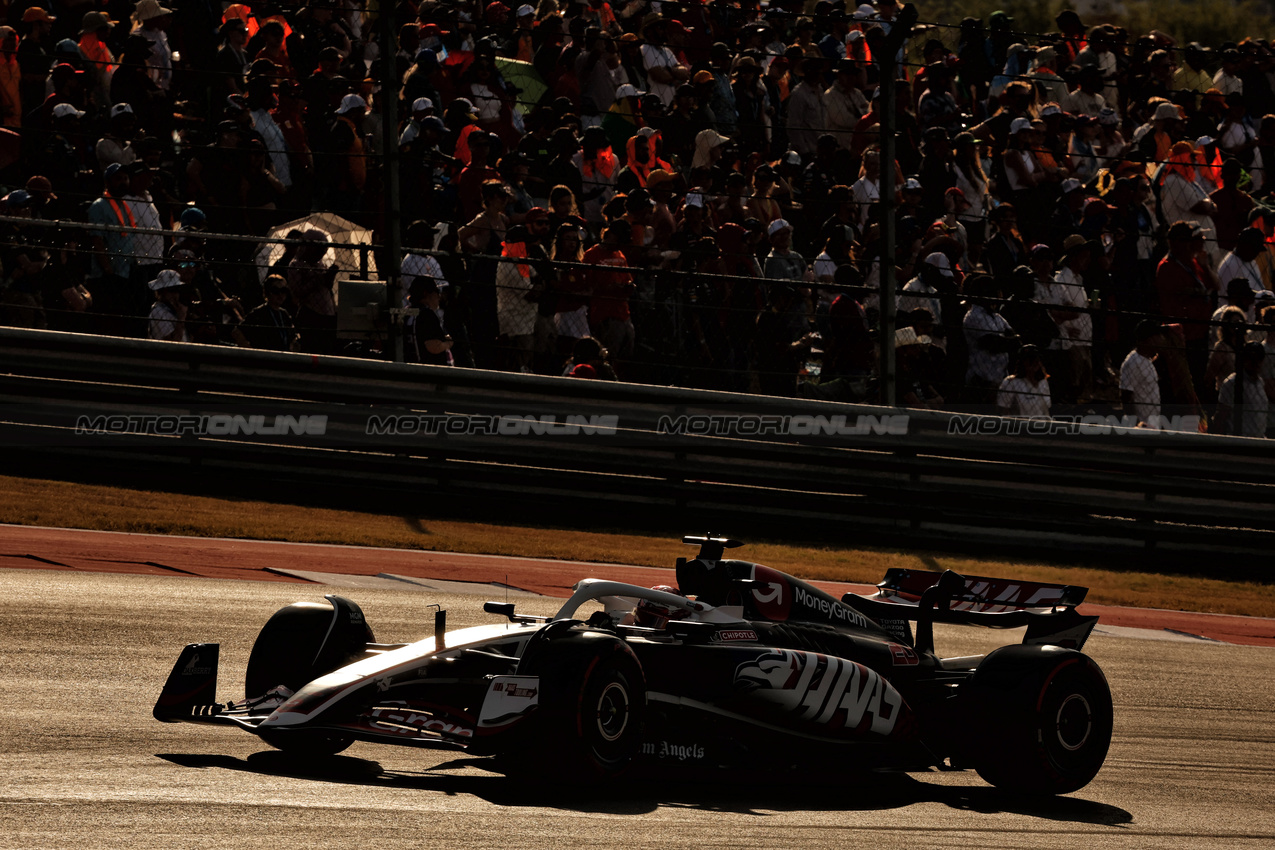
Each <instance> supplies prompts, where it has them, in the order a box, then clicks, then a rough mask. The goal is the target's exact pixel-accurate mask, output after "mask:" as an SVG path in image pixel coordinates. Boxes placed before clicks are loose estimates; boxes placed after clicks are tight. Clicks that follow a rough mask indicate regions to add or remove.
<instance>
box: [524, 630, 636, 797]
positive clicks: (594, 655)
mask: <svg viewBox="0 0 1275 850" xmlns="http://www.w3.org/2000/svg"><path fill="white" fill-rule="evenodd" d="M519 673H520V674H527V675H537V676H539V677H540V710H539V712H538V715H539V717H538V719H537V721H536V723H535V724H534V725H533V726H532V727H531V729H529V730H528V733H529V734H531V735H532V736H534V737H532V738H531V740H529V741H528V745H529V746H528V753H527V755H530V756H531V759H530V760H529V762H530V763H528V764H527V765H526V766H527V767H528V768H531V769H534V770H536V771H543V770H544V769H546V768H548V769H550V770H551V771H552V772H553V773H555V774H558V775H559V776H561V777H565V778H574V779H602V778H610V777H616V776H619V775H621V774H623V773H624V772H625V771H626V770H627V769H628V767H629V765H630V764H632V762H633V759H634V757H636V756H637V753H638V749H639V747H640V746H641V744H642V725H643V723H644V721H645V718H646V681H645V678H644V677H643V675H642V667H641V665H640V664H639V663H638V660H637V658H636V657H635V656H634V655H633V650H631V649H629V647H628V646H627V645H626V644H625V643H624V642H623V641H621V640H619V639H618V638H616V637H613V636H611V635H607V634H602V633H597V632H579V631H572V632H569V633H567V634H565V635H563V636H561V637H558V638H556V639H554V640H551V641H549V642H547V643H545V644H543V645H542V646H540V647H538V650H537V651H536V652H535V653H534V654H532V655H529V656H527V657H525V658H524V659H523V664H520V665H519Z"/></svg>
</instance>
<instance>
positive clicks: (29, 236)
mask: <svg viewBox="0 0 1275 850" xmlns="http://www.w3.org/2000/svg"><path fill="white" fill-rule="evenodd" d="M0 214H3V215H5V216H9V217H11V218H16V219H21V220H22V221H21V222H10V223H6V224H2V225H0V262H3V264H4V271H5V275H6V278H7V280H6V281H5V283H6V286H5V288H4V289H3V291H0V324H3V325H7V326H10V327H19V328H33V329H35V330H44V329H45V328H47V327H48V320H47V316H46V314H45V305H44V290H45V289H46V281H47V280H48V278H49V269H48V267H49V252H48V250H46V249H45V248H44V247H42V246H41V245H40V240H41V238H42V237H43V236H44V234H42V233H41V232H40V231H36V230H33V229H31V228H28V227H27V226H26V224H25V222H26V221H27V220H29V219H30V218H31V217H32V199H31V194H30V193H29V192H27V191H26V190H25V189H14V190H13V191H12V192H10V193H9V194H7V195H5V196H4V197H3V198H0Z"/></svg>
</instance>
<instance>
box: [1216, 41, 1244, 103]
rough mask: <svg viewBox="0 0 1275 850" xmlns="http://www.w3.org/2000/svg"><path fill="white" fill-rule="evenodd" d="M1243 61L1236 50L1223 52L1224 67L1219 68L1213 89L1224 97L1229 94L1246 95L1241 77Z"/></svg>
mask: <svg viewBox="0 0 1275 850" xmlns="http://www.w3.org/2000/svg"><path fill="white" fill-rule="evenodd" d="M1242 61H1243V57H1241V56H1240V52H1239V51H1238V50H1236V49H1235V48H1233V47H1232V48H1228V49H1227V50H1223V51H1222V67H1220V68H1218V70H1217V73H1216V74H1214V75H1213V85H1212V88H1215V89H1217V90H1218V91H1219V92H1221V93H1222V96H1223V97H1226V96H1227V95H1228V94H1243V93H1244V83H1243V82H1242V81H1241V80H1240V77H1239V72H1240V66H1241V64H1242Z"/></svg>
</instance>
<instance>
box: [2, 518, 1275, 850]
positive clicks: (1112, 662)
mask: <svg viewBox="0 0 1275 850" xmlns="http://www.w3.org/2000/svg"><path fill="white" fill-rule="evenodd" d="M12 531H13V529H12V528H0V552H3V553H4V554H8V555H9V556H10V557H7V558H4V559H3V561H0V563H4V564H6V565H8V566H14V567H22V568H17V569H6V570H0V742H2V744H0V848H14V847H20V848H40V849H41V850H44V848H72V847H74V848H97V847H110V848H132V847H147V848H149V847H156V848H178V847H180V848H210V847H235V848H240V847H272V848H278V847H355V846H357V847H367V848H397V847H404V848H406V847H411V848H467V847H520V848H528V847H570V846H584V847H599V846H634V847H652V846H658V847H662V848H663V847H695V848H698V847H709V846H712V847H722V848H752V847H762V848H771V847H800V848H823V847H829V848H831V847H838V848H841V847H846V846H854V847H910V848H916V847H954V846H965V847H978V848H983V847H987V848H993V847H996V848H999V847H1005V848H1029V847H1030V848H1036V847H1039V848H1045V847H1048V848H1057V847H1086V848H1089V847H1119V848H1130V847H1208V848H1215V847H1226V848H1232V847H1234V848H1249V847H1252V848H1257V847H1262V848H1270V847H1272V846H1275V683H1273V682H1272V676H1271V672H1272V663H1273V662H1275V655H1273V654H1272V650H1271V649H1270V648H1266V647H1255V646H1238V645H1228V644H1223V643H1218V642H1212V641H1201V640H1192V639H1179V640H1142V639H1132V638H1126V637H1106V636H1101V635H1096V636H1095V637H1094V638H1092V639H1091V641H1090V643H1089V645H1088V646H1087V647H1086V650H1087V651H1088V652H1089V653H1090V654H1091V655H1092V656H1093V657H1094V658H1095V659H1096V660H1097V661H1098V663H1099V664H1101V665H1102V667H1103V669H1104V670H1105V671H1106V674H1107V677H1108V679H1109V681H1110V682H1111V685H1112V691H1113V694H1114V697H1115V703H1116V715H1115V716H1116V731H1115V739H1114V741H1113V745H1112V750H1111V754H1110V755H1109V757H1108V760H1107V764H1106V766H1105V767H1104V769H1103V771H1102V772H1101V773H1100V774H1099V775H1098V777H1097V779H1096V780H1095V781H1094V782H1093V783H1091V784H1090V785H1089V786H1087V787H1086V788H1084V789H1082V790H1080V791H1078V792H1076V793H1075V794H1071V795H1068V796H1066V797H1060V798H1052V799H1046V800H1031V799H1021V798H1016V797H1014V796H1012V795H1009V794H1006V793H1003V792H1001V791H998V790H996V789H992V788H990V787H988V786H986V785H985V784H984V783H983V782H982V781H981V780H980V779H979V778H978V777H977V775H975V774H973V773H938V772H932V773H916V774H910V775H906V776H873V777H868V778H864V777H859V776H856V775H855V774H854V773H853V771H852V770H851V769H850V766H847V770H846V781H845V783H839V784H836V785H834V786H826V785H824V786H817V787H812V786H801V785H785V786H783V787H776V785H775V783H774V782H768V781H767V778H766V777H757V776H723V777H714V778H710V779H702V780H700V781H696V782H681V781H677V779H676V777H677V775H678V773H677V771H676V770H675V769H674V768H672V767H670V768H669V770H668V771H667V780H666V781H663V782H649V783H644V784H641V785H634V784H628V785H617V786H614V787H601V788H591V789H587V790H585V789H566V790H564V789H555V788H553V787H548V786H531V787H529V786H528V784H526V783H515V782H512V781H511V780H508V779H506V778H505V777H503V776H501V775H500V774H498V773H495V772H493V771H492V770H490V765H488V764H487V763H486V761H485V760H482V759H474V758H470V757H467V756H465V755H464V754H459V757H458V755H457V754H455V753H443V752H433V751H421V750H413V749H407V748H399V747H383V746H375V745H370V744H363V743H359V744H355V745H354V746H353V747H351V748H350V749H349V750H347V751H346V753H345V754H343V755H342V756H338V757H335V758H333V759H331V760H329V761H326V762H322V763H305V762H298V761H296V760H294V759H291V758H290V757H287V756H284V755H283V754H281V753H277V752H275V751H272V750H270V749H269V748H267V747H265V746H264V745H262V744H261V743H260V742H259V741H257V739H255V738H253V737H252V736H250V735H247V734H245V733H240V732H236V731H235V730H231V729H225V728H220V727H199V726H192V725H187V724H160V723H157V722H155V721H154V720H153V719H152V717H151V714H150V711H151V706H152V705H153V703H154V699H155V697H156V695H157V693H158V691H159V689H160V687H161V686H162V683H163V681H164V678H165V677H166V675H167V674H168V671H169V669H170V668H171V666H172V664H173V662H174V660H175V659H176V656H177V653H178V651H179V650H180V648H181V647H182V646H183V645H184V644H186V643H190V642H195V641H217V642H220V643H221V645H222V656H221V680H220V690H219V694H218V696H219V698H220V699H222V700H227V699H237V698H239V697H240V696H242V693H241V689H242V674H243V669H244V666H245V665H246V663H247V657H248V653H249V651H250V649H251V645H252V641H253V639H254V638H255V635H256V632H257V630H258V629H259V628H260V626H261V624H262V623H264V622H265V620H266V619H267V618H268V617H269V616H270V614H271V613H272V612H273V611H274V610H276V609H277V608H278V607H280V606H282V605H285V604H287V603H289V602H293V601H296V600H298V599H316V600H317V599H318V598H320V597H321V595H322V593H323V592H325V591H328V590H330V589H327V588H323V587H321V586H317V585H314V584H310V583H304V582H299V581H297V580H296V579H295V578H288V577H285V576H276V579H277V580H274V581H248V580H242V579H241V578H230V577H226V578H221V579H218V578H205V577H202V576H199V575H182V574H180V573H175V572H173V571H172V569H171V566H172V565H169V564H164V562H163V561H160V560H158V559H157V558H155V557H152V555H153V554H154V552H153V551H146V550H144V547H143V550H142V551H135V552H134V555H133V558H134V560H136V561H137V562H138V563H143V564H144V563H145V562H146V561H151V562H153V563H155V564H161V565H163V566H161V567H155V568H153V569H155V570H157V573H156V574H149V575H143V574H137V571H136V570H125V569H123V568H120V569H117V570H108V571H98V570H90V569H88V568H87V566H85V565H78V566H70V565H65V564H63V565H60V566H58V565H53V564H42V565H41V566H42V567H43V568H41V569H28V568H25V567H27V566H35V565H36V564H35V562H33V561H31V560H30V559H25V560H26V562H27V563H26V564H23V563H21V561H22V560H24V559H22V558H19V557H17V556H15V555H13V554H12V553H13V552H14V551H16V550H15V549H14V548H13V545H12V544H14V535H13V534H11V532H12ZM107 537H108V536H107V535H102V536H98V537H94V538H86V539H88V540H92V541H95V543H94V545H95V546H96V547H97V548H96V549H90V550H86V554H87V556H89V557H98V558H100V559H102V560H103V561H109V560H110V558H112V557H115V554H116V553H115V552H114V551H108V550H110V549H111V546H110V545H107V544H106V543H105V540H106V538H107ZM118 537H120V538H124V537H126V536H124V535H119V536H118ZM128 537H135V536H128ZM190 543H191V542H190V541H187V544H190ZM86 545H87V544H86ZM112 545H113V544H112ZM131 545H132V546H133V548H134V549H136V547H137V546H139V545H141V544H140V542H139V541H138V540H133V541H131ZM192 547H193V544H192ZM19 548H21V547H19ZM193 548H196V549H197V547H193ZM211 548H215V547H211ZM327 548H335V547H327ZM295 552H296V554H295V555H294V557H293V558H290V559H289V561H290V562H291V565H292V566H293V567H295V568H297V569H310V570H318V571H327V572H336V571H333V570H319V567H318V566H316V564H315V563H313V562H314V561H316V560H320V559H319V558H317V557H316V555H317V553H316V552H314V551H312V550H311V549H310V548H309V547H298V548H297V549H296V550H295ZM170 554H171V553H170ZM68 557H69V556H68ZM277 566H278V565H277ZM489 566H490V567H491V568H494V569H498V570H499V575H498V576H496V577H494V578H490V579H480V580H484V581H503V574H504V571H505V570H504V566H503V565H497V564H495V563H493V564H490V565H489ZM179 569H180V568H179ZM600 569H601V568H599V570H588V569H587V568H586V569H585V570H584V571H583V572H598V571H600ZM384 572H388V573H393V574H402V570H399V569H388V570H384ZM575 572H576V575H575V577H576V578H579V577H582V575H581V572H582V571H581V569H580V568H577V569H576V571H575ZM467 574H468V575H470V577H473V574H472V573H467ZM258 577H259V576H258ZM227 578H229V579H230V580H227ZM511 579H512V576H511ZM510 583H511V584H514V583H515V582H513V581H512V580H511V581H510ZM484 590H485V589H484ZM340 592H342V593H344V594H345V595H347V596H350V597H351V598H354V599H356V600H357V601H358V602H359V603H360V605H361V606H362V607H363V610H364V611H365V613H366V614H367V616H368V620H369V622H370V623H371V624H372V626H373V628H374V629H375V630H376V633H377V637H378V639H380V640H383V641H395V640H411V639H416V638H418V637H421V636H424V635H426V634H428V633H429V631H430V628H431V625H430V624H431V623H432V617H431V612H430V611H429V610H428V609H427V608H426V607H425V605H426V603H428V602H441V603H443V604H444V605H445V606H446V607H447V608H448V609H449V627H450V628H460V627H464V626H467V625H473V624H476V623H480V622H491V621H492V618H491V617H490V616H489V615H486V614H483V613H482V611H481V601H482V599H483V598H484V596H483V595H473V594H439V593H436V592H433V591H429V590H424V589H419V588H417V589H414V590H385V589H380V588H376V587H367V588H362V589H351V590H342V591H340ZM485 595H486V596H499V595H500V591H498V590H497V591H495V592H494V593H487V594H485ZM557 604H558V603H557V601H556V600H551V599H548V600H539V599H528V598H519V599H518V605H519V609H520V610H523V611H527V612H529V613H549V612H552V611H553V610H554V609H555V608H556V606H557ZM1259 622H1267V621H1259ZM1267 624H1268V625H1269V623H1267ZM1262 628H1265V627H1264V626H1259V627H1257V630H1258V631H1260V630H1261V629H1262ZM938 637H939V648H940V650H941V651H943V652H944V653H945V654H954V655H961V654H968V653H973V652H979V651H986V649H988V648H991V647H992V646H995V645H998V644H999V643H1001V642H1003V641H1005V640H1006V639H1008V640H1015V639H1016V633H1015V632H988V631H982V630H977V629H957V628H940V629H939V630H938Z"/></svg>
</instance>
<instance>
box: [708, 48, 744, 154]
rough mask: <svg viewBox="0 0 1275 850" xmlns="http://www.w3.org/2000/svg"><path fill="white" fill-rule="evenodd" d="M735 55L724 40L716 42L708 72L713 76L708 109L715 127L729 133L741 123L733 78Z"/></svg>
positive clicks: (710, 53) (711, 49)
mask: <svg viewBox="0 0 1275 850" xmlns="http://www.w3.org/2000/svg"><path fill="white" fill-rule="evenodd" d="M733 59H734V56H733V55H732V53H731V49H730V47H729V46H728V45H727V44H725V43H724V42H721V41H718V42H715V43H714V44H713V46H712V48H710V50H709V66H708V69H707V73H708V74H710V75H711V76H712V87H711V93H710V95H709V98H708V109H709V112H711V113H712V115H713V127H714V129H716V130H717V131H718V132H719V133H723V134H727V135H729V132H728V131H734V129H735V127H736V126H737V125H738V124H739V111H738V109H737V108H736V106H735V90H734V87H733V83H732V80H731V61H732V60H733Z"/></svg>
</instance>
